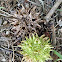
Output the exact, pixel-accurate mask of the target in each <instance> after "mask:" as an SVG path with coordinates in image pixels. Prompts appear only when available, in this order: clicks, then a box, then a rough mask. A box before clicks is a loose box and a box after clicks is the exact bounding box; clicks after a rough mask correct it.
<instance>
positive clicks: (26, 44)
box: [19, 34, 52, 62]
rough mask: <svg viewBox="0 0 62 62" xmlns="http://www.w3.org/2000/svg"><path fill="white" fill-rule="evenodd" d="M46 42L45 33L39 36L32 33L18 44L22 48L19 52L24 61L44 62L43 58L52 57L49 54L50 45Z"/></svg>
mask: <svg viewBox="0 0 62 62" xmlns="http://www.w3.org/2000/svg"><path fill="white" fill-rule="evenodd" d="M48 42H49V39H48V37H45V35H42V36H41V37H39V36H38V35H37V34H36V35H34V34H32V36H29V38H27V37H26V40H25V41H22V42H21V45H19V47H21V48H22V50H23V51H21V52H20V53H21V54H23V56H24V59H25V60H26V62H45V60H48V59H52V58H51V56H50V51H52V49H51V48H52V46H51V45H50V43H48Z"/></svg>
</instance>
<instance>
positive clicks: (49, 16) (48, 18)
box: [45, 0, 62, 22]
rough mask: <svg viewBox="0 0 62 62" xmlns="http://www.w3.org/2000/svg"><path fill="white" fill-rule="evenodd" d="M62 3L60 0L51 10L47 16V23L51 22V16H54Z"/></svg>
mask: <svg viewBox="0 0 62 62" xmlns="http://www.w3.org/2000/svg"><path fill="white" fill-rule="evenodd" d="M61 3H62V0H58V1H57V2H56V3H55V5H54V6H53V7H52V8H51V10H50V11H49V13H48V14H47V15H46V16H45V19H46V22H49V21H50V18H51V16H52V15H53V14H54V12H55V10H56V9H57V8H58V6H59V5H60V4H61Z"/></svg>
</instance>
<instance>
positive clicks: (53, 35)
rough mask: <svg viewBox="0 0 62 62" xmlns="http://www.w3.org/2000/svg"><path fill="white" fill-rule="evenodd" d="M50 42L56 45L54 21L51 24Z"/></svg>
mask: <svg viewBox="0 0 62 62" xmlns="http://www.w3.org/2000/svg"><path fill="white" fill-rule="evenodd" d="M52 43H53V45H56V34H55V27H54V23H53V25H52Z"/></svg>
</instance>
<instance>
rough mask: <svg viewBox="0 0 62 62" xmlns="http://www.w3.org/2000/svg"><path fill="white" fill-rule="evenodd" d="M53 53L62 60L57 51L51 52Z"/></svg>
mask: <svg viewBox="0 0 62 62" xmlns="http://www.w3.org/2000/svg"><path fill="white" fill-rule="evenodd" d="M53 52H54V54H56V55H57V56H58V57H59V58H60V59H62V55H61V54H60V53H58V52H57V51H55V50H54V51H53Z"/></svg>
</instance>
